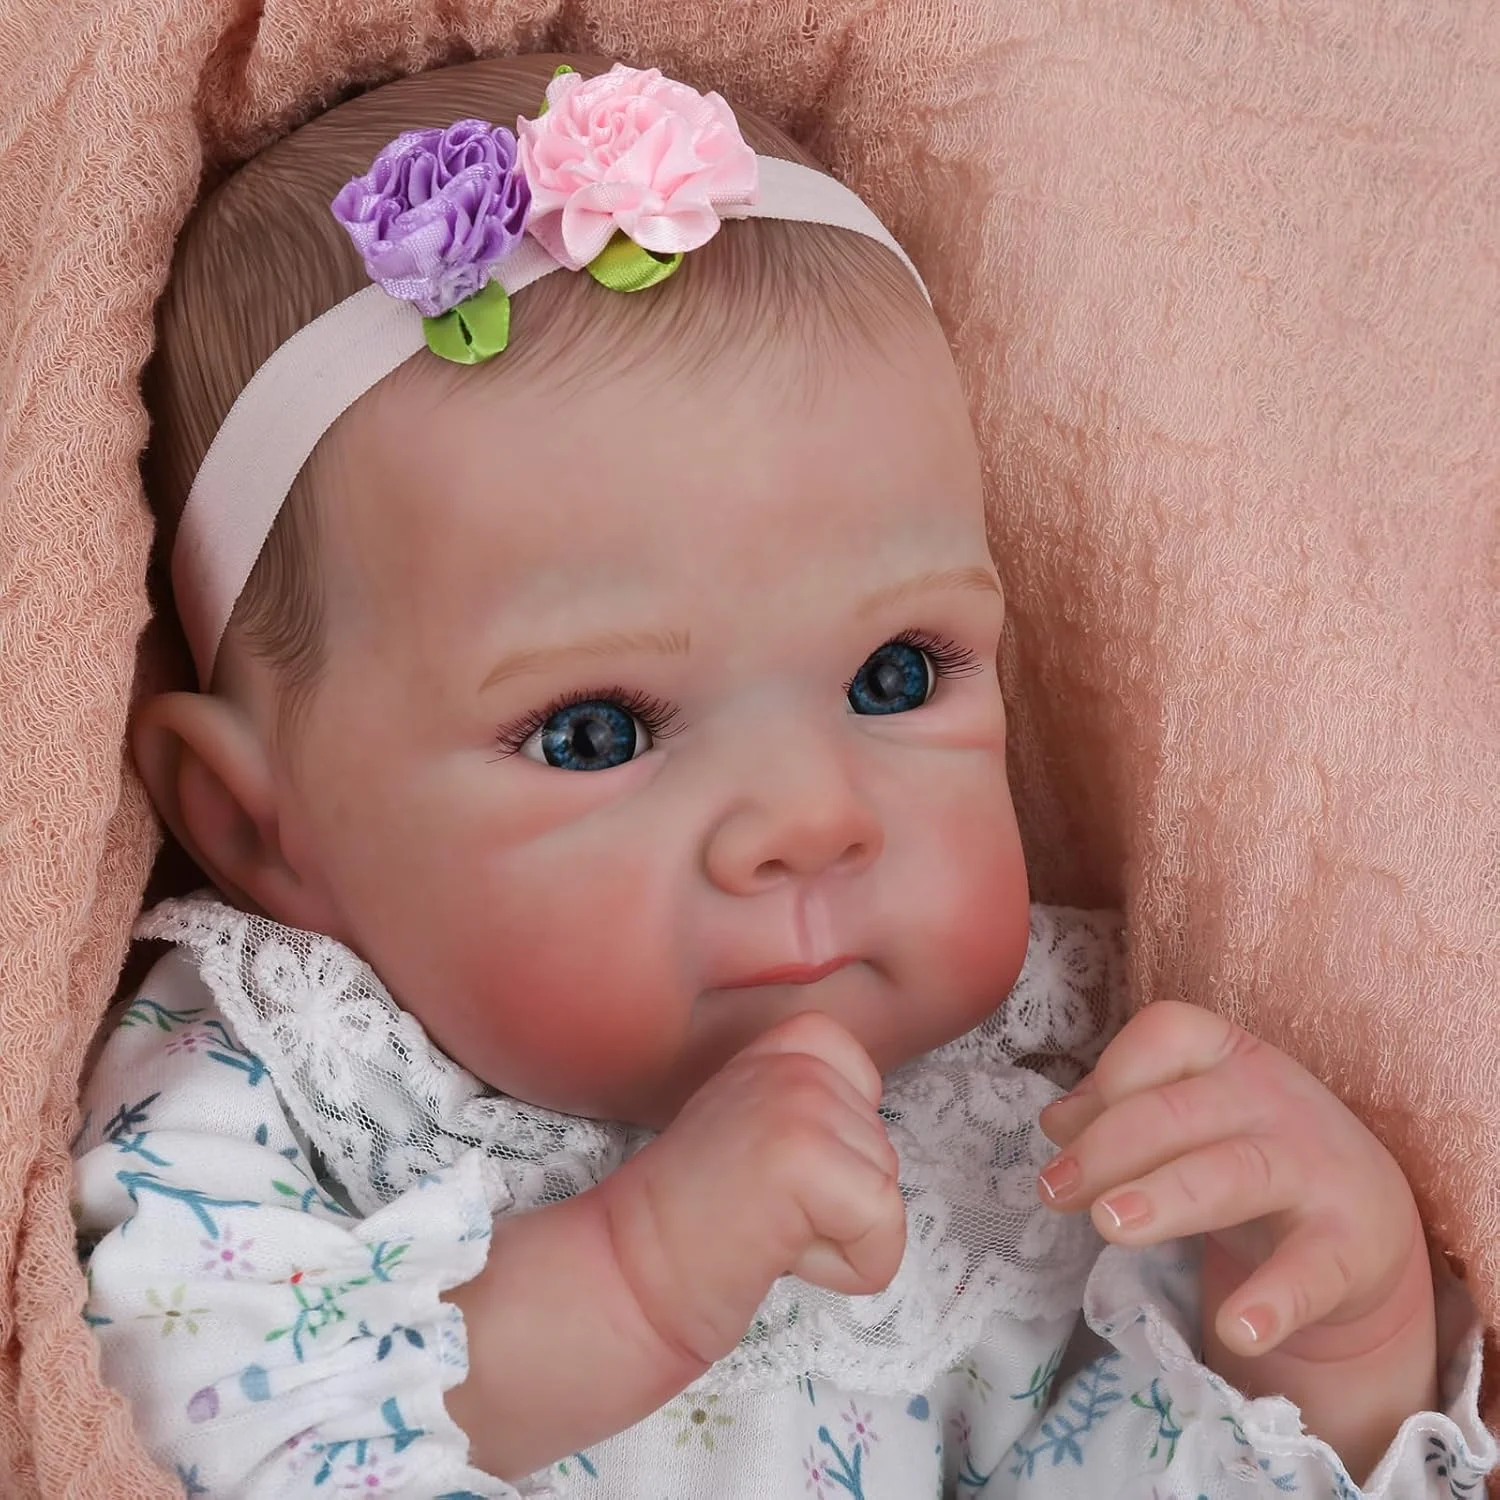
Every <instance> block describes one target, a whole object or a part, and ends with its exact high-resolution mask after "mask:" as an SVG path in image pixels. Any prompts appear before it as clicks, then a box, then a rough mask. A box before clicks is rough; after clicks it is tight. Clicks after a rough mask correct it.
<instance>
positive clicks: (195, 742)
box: [130, 693, 335, 935]
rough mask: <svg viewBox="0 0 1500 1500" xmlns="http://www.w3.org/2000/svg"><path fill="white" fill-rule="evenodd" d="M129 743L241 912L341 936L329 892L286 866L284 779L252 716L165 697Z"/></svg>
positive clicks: (198, 696) (159, 803) (178, 825)
mask: <svg viewBox="0 0 1500 1500" xmlns="http://www.w3.org/2000/svg"><path fill="white" fill-rule="evenodd" d="M130 738H131V750H132V752H133V753H134V755H135V763H136V766H137V768H138V769H139V771H140V773H141V778H142V780H144V781H145V783H146V789H147V791H149V792H150V794H151V800H152V801H153V802H154V803H155V804H156V810H157V812H158V813H160V814H161V817H162V819H163V821H164V822H165V823H166V824H167V826H168V827H169V828H170V829H171V830H172V832H173V833H174V834H176V836H177V838H178V839H179V841H180V842H181V843H182V845H183V847H184V848H185V849H186V850H187V851H188V853H189V854H191V855H192V856H193V858H194V859H195V860H196V861H197V863H198V865H199V867H200V868H201V869H202V870H204V871H205V872H206V873H207V874H208V876H209V877H210V878H211V879H212V880H213V882H214V884H215V885H216V886H218V888H219V889H220V890H221V891H222V892H223V893H224V895H225V896H226V897H227V898H228V899H229V900H230V901H231V902H232V903H233V904H234V905H236V906H239V907H241V908H243V909H244V910H247V911H260V912H264V913H265V914H266V915H267V916H269V917H272V918H273V919H274V920H276V921H278V922H283V923H285V924H287V925H288V926H291V927H303V928H307V929H309V930H312V931H316V932H324V933H328V934H329V935H335V934H334V932H333V927H332V926H331V925H330V920H329V919H330V917H331V915H332V914H331V912H330V911H329V910H328V902H327V901H326V899H325V898H324V897H323V895H322V893H321V891H320V890H319V889H317V888H316V887H315V885H313V884H312V883H310V882H309V881H307V880H306V879H305V878H304V875H303V873H302V872H299V871H297V870H296V869H294V868H293V867H292V866H291V865H290V864H289V863H288V861H287V859H286V857H285V853H284V851H283V849H282V845H281V838H280V820H279V818H278V809H277V798H276V783H275V779H274V777H273V776H272V773H271V766H270V762H269V761H268V759H267V756H266V751H265V746H264V744H263V742H262V740H261V737H260V735H259V734H258V733H257V732H256V729H255V726H254V724H253V723H252V722H251V720H250V718H249V716H248V715H247V714H246V713H245V712H244V710H243V709H241V708H240V707H239V706H238V705H236V704H235V703H232V702H231V701H230V700H229V699H227V698H221V697H216V696H214V695H213V694H211V693H159V694H157V695H155V696H154V697H150V698H147V699H146V700H145V701H144V702H143V703H141V704H140V706H139V707H138V708H137V710H136V713H135V717H134V719H133V720H132V723H131V734H130Z"/></svg>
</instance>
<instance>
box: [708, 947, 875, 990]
mask: <svg viewBox="0 0 1500 1500" xmlns="http://www.w3.org/2000/svg"><path fill="white" fill-rule="evenodd" d="M854 962H855V960H854V958H853V956H852V955H850V954H847V953H845V954H840V955H839V957H837V958H830V959H829V960H828V961H827V962H826V963H821V964H778V965H777V966H776V967H775V968H774V969H762V970H761V971H760V973H758V974H750V975H747V976H746V977H745V978H744V979H736V980H734V981H732V982H731V983H729V984H723V985H720V986H719V988H720V989H725V990H751V989H758V988H759V987H761V986H762V985H768V984H816V983H817V982H818V981H819V980H820V979H826V978H827V977H828V976H829V975H830V974H836V973H837V972H838V971H839V970H840V969H843V968H847V967H848V966H849V965H850V964H852V963H854Z"/></svg>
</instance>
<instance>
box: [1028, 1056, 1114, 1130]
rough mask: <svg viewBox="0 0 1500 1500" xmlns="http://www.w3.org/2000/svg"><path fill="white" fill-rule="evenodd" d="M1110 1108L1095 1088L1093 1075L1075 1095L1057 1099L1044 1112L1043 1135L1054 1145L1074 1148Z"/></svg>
mask: <svg viewBox="0 0 1500 1500" xmlns="http://www.w3.org/2000/svg"><path fill="white" fill-rule="evenodd" d="M1107 1107H1108V1106H1107V1105H1106V1104H1105V1103H1104V1100H1103V1099H1102V1098H1100V1096H1099V1090H1098V1089H1097V1088H1095V1087H1094V1075H1093V1074H1092V1073H1090V1074H1089V1075H1088V1076H1087V1077H1086V1078H1084V1079H1082V1080H1081V1081H1080V1082H1079V1083H1077V1084H1076V1085H1075V1086H1074V1088H1073V1090H1072V1092H1071V1093H1067V1094H1064V1095H1062V1097H1061V1098H1058V1099H1054V1100H1053V1101H1052V1103H1051V1104H1048V1105H1047V1106H1045V1107H1044V1108H1043V1110H1042V1113H1041V1119H1040V1124H1041V1127H1042V1134H1043V1135H1044V1136H1046V1137H1047V1139H1048V1140H1049V1141H1051V1142H1052V1144H1053V1145H1054V1146H1059V1147H1062V1146H1070V1145H1072V1143H1073V1142H1074V1141H1075V1140H1077V1139H1078V1137H1079V1136H1080V1135H1081V1134H1082V1133H1083V1131H1084V1130H1086V1129H1087V1128H1088V1127H1089V1126H1090V1125H1092V1124H1093V1123H1094V1121H1095V1120H1097V1119H1098V1118H1099V1116H1100V1115H1101V1114H1103V1113H1104V1111H1105V1109H1106V1108H1107Z"/></svg>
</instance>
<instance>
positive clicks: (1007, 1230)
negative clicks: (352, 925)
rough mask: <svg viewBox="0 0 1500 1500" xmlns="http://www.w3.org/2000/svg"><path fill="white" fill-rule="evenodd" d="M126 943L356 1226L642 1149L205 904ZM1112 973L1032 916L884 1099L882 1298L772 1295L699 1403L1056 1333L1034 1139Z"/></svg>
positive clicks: (923, 1364)
mask: <svg viewBox="0 0 1500 1500" xmlns="http://www.w3.org/2000/svg"><path fill="white" fill-rule="evenodd" d="M136 935H137V936H138V937H142V938H154V939H162V940H166V941H168V942H171V943H174V944H177V945H179V946H180V947H182V948H184V949H186V950H188V952H190V953H191V954H192V955H193V956H194V959H195V961H196V963H197V966H198V971H199V974H200V976H201V978H202V980H203V982H204V984H205V985H206V986H207V988H208V990H209V992H210V993H211V994H212V996H213V998H214V1000H215V1001H216V1002H217V1004H218V1006H219V1008H220V1010H221V1011H222V1013H223V1014H224V1017H225V1019H226V1020H227V1021H228V1022H229V1024H230V1025H231V1026H232V1027H233V1028H234V1030H235V1032H236V1033H237V1034H238V1036H239V1039H240V1040H241V1041H242V1042H243V1043H244V1044H245V1045H246V1046H247V1047H248V1048H249V1049H250V1050H252V1051H253V1052H255V1053H256V1054H257V1055H258V1056H259V1057H260V1058H261V1060H262V1061H263V1062H264V1063H265V1064H266V1067H267V1069H268V1070H269V1072H270V1075H271V1077H272V1079H273V1080H274V1082H275V1084H276V1088H277V1091H278V1093H279V1094H280V1096H281V1098H282V1099H283V1101H284V1102H285V1104H286V1106H287V1109H288V1111H289V1112H290V1114H291V1115H292V1116H293V1118H294V1119H295V1120H296V1122H297V1124H298V1126H299V1127H300V1128H301V1130H302V1131H303V1133H304V1134H305V1135H306V1137H307V1140H308V1144H309V1146H310V1147H311V1148H312V1149H313V1151H314V1152H315V1153H316V1156H317V1158H318V1159H319V1160H320V1161H321V1163H322V1164H323V1167H324V1168H325V1170H326V1171H327V1172H328V1174H329V1175H330V1176H331V1177H332V1178H333V1179H335V1181H336V1182H337V1184H338V1185H339V1186H340V1187H341V1188H342V1190H343V1191H344V1193H345V1194H346V1195H347V1197H348V1199H349V1201H350V1202H351V1203H352V1204H353V1206H354V1207H355V1208H356V1209H358V1210H359V1211H360V1212H361V1213H365V1214H368V1213H371V1212H373V1211H374V1210H375V1209H376V1208H378V1207H379V1206H380V1205H381V1204H383V1203H387V1202H389V1201H391V1200H392V1199H393V1198H396V1197H398V1196H400V1194H402V1193H403V1192H405V1191H406V1190H407V1189H408V1188H410V1187H412V1186H413V1185H414V1184H415V1183H417V1182H418V1181H419V1180H420V1179H421V1178H422V1177H424V1176H426V1175H428V1174H429V1173H431V1172H434V1171H437V1170H439V1169H441V1168H443V1167H446V1166H448V1165H450V1164H451V1163H452V1162H454V1161H455V1160H456V1159H457V1158H458V1157H459V1156H460V1155H462V1154H464V1153H465V1152H467V1151H471V1150H477V1151H479V1152H481V1153H482V1158H481V1159H482V1162H483V1167H484V1177H485V1183H486V1190H487V1193H488V1197H489V1202H490V1207H491V1209H492V1211H493V1212H495V1213H496V1214H505V1213H512V1212H519V1211H523V1210H526V1209H531V1208H537V1207H541V1206H542V1205H544V1204H547V1203H553V1202H558V1201H560V1200H562V1199H565V1198H568V1197H570V1196H572V1195H573V1194H574V1193H578V1192H582V1191H585V1190H586V1189H588V1188H590V1187H592V1186H593V1185H595V1184H596V1183H598V1182H600V1181H602V1180H603V1179H604V1178H605V1177H606V1176H607V1175H608V1174H609V1173H610V1172H611V1171H613V1170H614V1169H615V1168H616V1167H617V1166H618V1165H619V1164H620V1163H621V1162H622V1161H624V1160H625V1158H626V1157H627V1156H628V1155H629V1154H630V1153H631V1152H632V1151H634V1150H637V1149H639V1147H640V1146H642V1145H643V1144H645V1142H646V1140H647V1139H648V1137H647V1136H646V1135H645V1134H644V1133H643V1132H640V1131H635V1130H632V1129H630V1128H628V1127H625V1126H622V1125H616V1124H610V1123H607V1122H599V1121H594V1120H585V1119H579V1118H575V1117H572V1116H568V1115H562V1114H557V1113H555V1112H553V1111H550V1110H545V1109H538V1108H535V1107H533V1106H531V1105H528V1104H523V1103H521V1102H520V1101H518V1100H515V1099H510V1098H507V1097H505V1096H503V1095H499V1094H496V1093H494V1092H493V1091H491V1090H489V1089H488V1088H486V1086H485V1085H483V1084H482V1083H480V1082H479V1080H478V1079H476V1078H474V1077H473V1076H472V1075H471V1074H469V1073H467V1072H465V1071H464V1069H462V1068H461V1067H459V1066H458V1065H457V1064H456V1063H454V1062H453V1061H452V1060H451V1059H449V1058H448V1057H446V1056H444V1055H443V1053H441V1052H440V1051H439V1050H438V1049H437V1048H436V1047H435V1046H434V1045H433V1044H432V1042H431V1041H430V1040H429V1039H428V1037H427V1034H426V1032H425V1031H424V1030H423V1029H422V1027H421V1025H420V1024H419V1023H418V1021H417V1020H416V1018H415V1017H413V1016H411V1015H408V1014H407V1013H406V1012H404V1011H402V1010H401V1009H400V1007H399V1006H397V1005H396V1003H395V1002H394V1001H393V1000H392V998H391V996H390V994H389V993H388V992H387V991H386V989H385V988H384V986H383V985H382V984H381V983H380V981H379V979H378V978H377V977H376V975H375V974H374V972H373V971H372V970H371V969H370V968H369V966H368V965H367V964H365V963H364V962H362V961H361V960H360V959H359V958H358V957H357V956H356V955H355V954H354V953H352V952H351V951H350V950H349V949H348V948H345V947H344V946H343V945H341V944H339V943H336V942H334V941H333V940H331V939H329V938H325V937H320V936H318V935H317V934H314V933H307V932H300V931H297V930H295V929H292V928H288V927H283V926H280V925H279V924H277V923H274V922H270V921H268V920H266V919H264V918H262V917H257V916H251V915H247V914H245V913H243V912H239V911H236V910H234V909H233V908H231V907H228V906H225V905H224V904H222V903H221V902H219V901H216V900H212V899H207V898H202V897H195V898H191V899H188V900H182V901H169V902H166V903H164V904H162V905H161V906H158V907H157V908H155V909H154V910H153V911H152V912H150V913H149V914H148V915H147V916H146V917H144V918H143V919H142V920H141V922H140V923H139V924H138V926H137V929H136ZM1122 975H1123V959H1122V955H1121V952H1120V943H1119V929H1118V923H1117V922H1116V921H1115V919H1113V918H1112V917H1110V916H1108V915H1107V914H1104V915H1100V914H1092V913H1082V912H1069V911H1065V910H1060V909H1049V908H1042V907H1038V908H1034V909H1033V916H1032V941H1031V947H1030V950H1029V951H1028V956H1027V963H1026V968H1025V970H1024V971H1023V973H1022V975H1021V978H1020V980H1019V981H1018V982H1017V985H1016V987H1015V990H1014V991H1013V992H1012V995H1011V997H1010V999H1009V1001H1008V1002H1007V1003H1006V1005H1005V1006H1003V1007H1002V1008H1001V1010H1000V1011H998V1012H997V1013H996V1015H995V1017H993V1018H991V1020H990V1021H988V1022H986V1023H985V1024H984V1025H983V1026H981V1027H979V1028H977V1029H976V1030H975V1031H974V1032H971V1033H970V1034H969V1035H968V1036H966V1037H962V1038H960V1039H959V1040H958V1041H956V1042H954V1043H951V1044H950V1045H949V1046H947V1047H944V1048H942V1049H940V1050H939V1051H938V1052H935V1053H931V1054H929V1055H928V1056H926V1057H923V1058H919V1059H917V1060H916V1061H914V1062H912V1063H910V1064H908V1065H907V1066H906V1067H904V1068H902V1069H900V1070H898V1071H897V1072H896V1073H894V1074H892V1075H891V1077H890V1078H889V1079H888V1080H887V1087H886V1094H885V1098H884V1100H883V1103H882V1111H881V1112H882V1114H883V1115H884V1117H885V1119H886V1122H887V1126H888V1128H889V1130H890V1134H891V1139H892V1142H893V1143H894V1145H895V1146H896V1149H897V1153H898V1155H899V1157H900V1160H901V1169H902V1170H901V1183H902V1191H903V1194H904V1196H905V1197H906V1200H907V1209H908V1213H907V1222H908V1244H907V1252H906V1256H905V1259H904V1260H903V1262H902V1265H901V1269H900V1271H899V1272H898V1274H897V1276H896V1279H895V1280H894V1281H893V1282H892V1284H891V1286H890V1287H889V1288H888V1289H887V1290H886V1291H885V1292H882V1293H880V1294H878V1295H876V1296H873V1297H843V1296H836V1295H834V1294H831V1293H825V1292H822V1291H821V1290H818V1289H816V1288H811V1287H808V1286H806V1285H804V1284H803V1283H801V1282H796V1281H793V1280H791V1279H790V1278H784V1279H783V1280H782V1281H780V1282H778V1283H776V1285H775V1286H774V1287H773V1288H772V1290H771V1292H770V1294H769V1295H768V1297H767V1298H766V1301H765V1303H764V1304H763V1305H762V1307H761V1310H760V1314H759V1315H758V1317H757V1318H756V1320H755V1322H754V1324H753V1325H752V1328H751V1330H750V1332H749V1333H748V1334H747V1335H746V1338H745V1340H744V1341H743V1342H742V1343H741V1345H740V1347H739V1349H738V1350H736V1351H735V1353H733V1354H731V1355H730V1356H729V1357H728V1358H727V1359H726V1360H723V1361H721V1362H720V1364H719V1365H717V1366H715V1368H714V1370H713V1371H711V1372H710V1373H709V1375H708V1376H706V1377H705V1383H707V1384H710V1385H713V1386H716V1387H719V1388H722V1387H724V1386H725V1385H743V1384H746V1383H753V1384H759V1383H761V1382H763V1381H767V1380H776V1381H782V1380H785V1379H787V1378H788V1377H795V1376H798V1375H810V1376H813V1377H814V1378H820V1379H828V1380H832V1381H835V1382H836V1383H838V1384H839V1385H840V1386H842V1387H843V1388H845V1389H851V1390H859V1389H865V1390H891V1391H899V1390H914V1389H922V1388H924V1387H925V1386H926V1385H927V1384H930V1382H931V1380H932V1379H935V1378H936V1376H937V1375H938V1374H940V1373H941V1372H942V1371H943V1370H944V1369H947V1368H949V1367H950V1366H951V1365H952V1364H953V1363H954V1362H955V1361H956V1360H957V1359H959V1358H960V1357H961V1356H962V1354H963V1353H964V1351H965V1350H966V1349H968V1348H972V1347H973V1346H974V1344H975V1343H977V1342H978V1341H980V1340H981V1339H982V1338H984V1337H985V1336H986V1335H987V1331H988V1330H991V1329H992V1328H993V1327H994V1325H995V1324H996V1322H997V1320H999V1319H1004V1318H1016V1317H1022V1318H1032V1317H1057V1316H1063V1315H1067V1314H1071V1313H1074V1312H1076V1310H1077V1308H1078V1305H1079V1299H1080V1297H1081V1294H1082V1288H1083V1282H1084V1280H1085V1279H1086V1277H1087V1274H1088V1269H1089V1267H1090V1265H1091V1264H1092V1262H1093V1259H1094V1256H1095V1254H1096V1253H1097V1249H1098V1242H1097V1240H1096V1238H1095V1237H1094V1234H1093V1231H1092V1229H1091V1228H1090V1226H1089V1225H1088V1224H1087V1222H1086V1221H1085V1220H1082V1219H1079V1218H1059V1217H1057V1216H1056V1215H1053V1214H1051V1213H1049V1212H1048V1211H1047V1210H1045V1209H1044V1208H1042V1207H1041V1205H1040V1204H1039V1202H1038V1201H1037V1196H1036V1189H1035V1179H1036V1172H1037V1170H1038V1168H1039V1167H1040V1166H1041V1165H1042V1164H1043V1162H1044V1161H1045V1160H1046V1158H1047V1157H1048V1156H1049V1155H1050V1154H1051V1147H1050V1146H1049V1145H1048V1143H1047V1141H1046V1139H1045V1138H1044V1137H1043V1136H1042V1135H1041V1132H1040V1130H1039V1129H1038V1128H1037V1125H1036V1118H1037V1115H1038V1113H1039V1112H1040V1110H1041V1107H1042V1106H1043V1105H1044V1104H1045V1103H1046V1102H1047V1100H1048V1099H1049V1098H1051V1097H1053V1095H1054V1094H1055V1093H1056V1092H1057V1087H1056V1084H1055V1083H1053V1082H1050V1081H1048V1079H1047V1078H1044V1077H1043V1076H1041V1074H1040V1073H1039V1072H1037V1071H1033V1070H1032V1068H1030V1067H1026V1068H1023V1067H1020V1066H1018V1065H1017V1062H1018V1059H1021V1058H1026V1059H1027V1060H1028V1062H1030V1063H1032V1064H1033V1065H1034V1064H1036V1063H1037V1062H1039V1061H1040V1062H1042V1063H1043V1064H1046V1063H1047V1062H1049V1061H1050V1063H1051V1064H1052V1067H1053V1071H1054V1072H1061V1073H1062V1074H1063V1075H1064V1077H1065V1075H1066V1072H1067V1071H1068V1070H1069V1069H1071V1070H1072V1071H1073V1072H1075V1073H1076V1072H1077V1071H1078V1070H1080V1069H1081V1068H1085V1067H1088V1066H1090V1065H1091V1063H1092V1061H1093V1056H1094V1055H1095V1054H1096V1053H1097V1050H1098V1046H1099V1045H1101V1044H1102V1041H1103V1039H1104V1038H1105V1036H1106V1034H1107V1032H1108V1031H1109V1030H1110V1029H1111V1028H1112V1026H1113V1025H1114V1024H1117V1023H1118V1019H1119V1007H1120V1003H1121V1002H1120V995H1121V993H1122Z"/></svg>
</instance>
